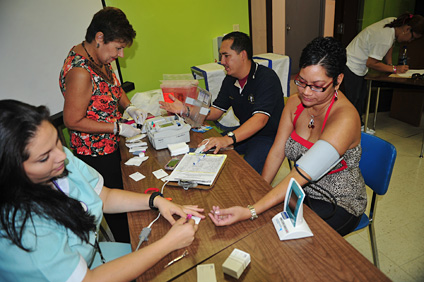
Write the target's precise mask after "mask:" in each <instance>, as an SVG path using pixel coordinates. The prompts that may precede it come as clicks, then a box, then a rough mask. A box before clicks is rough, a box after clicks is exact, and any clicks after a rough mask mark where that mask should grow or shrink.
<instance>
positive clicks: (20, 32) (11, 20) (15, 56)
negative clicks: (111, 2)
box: [0, 0, 102, 114]
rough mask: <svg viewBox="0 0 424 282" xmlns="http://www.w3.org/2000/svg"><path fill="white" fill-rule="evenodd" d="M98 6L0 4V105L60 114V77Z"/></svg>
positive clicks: (63, 1) (53, 1) (16, 0)
mask: <svg viewBox="0 0 424 282" xmlns="http://www.w3.org/2000/svg"><path fill="white" fill-rule="evenodd" d="M101 8H102V4H101V0H72V1H69V0H36V1H34V0H30V1H28V0H0V38H1V39H0V54H1V61H0V64H1V65H0V85H1V87H0V99H16V100H21V101H24V102H26V103H29V104H33V105H47V106H48V107H49V108H50V111H51V113H52V114H55V113H57V112H60V111H62V109H63V96H62V93H61V92H60V88H59V73H60V69H61V67H62V64H63V60H64V59H65V57H66V55H67V54H68V52H69V50H70V49H71V48H72V46H74V45H76V44H78V43H80V42H81V41H83V40H84V36H85V32H86V30H87V27H88V25H89V24H90V21H91V19H92V18H93V15H94V14H95V13H96V12H97V11H98V10H100V9H101Z"/></svg>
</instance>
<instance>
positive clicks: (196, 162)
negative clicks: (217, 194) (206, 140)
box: [167, 153, 227, 190]
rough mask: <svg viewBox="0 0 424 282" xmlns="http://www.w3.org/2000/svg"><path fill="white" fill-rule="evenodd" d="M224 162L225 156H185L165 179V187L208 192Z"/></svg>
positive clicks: (190, 154) (192, 154) (191, 154)
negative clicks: (166, 181)
mask: <svg viewBox="0 0 424 282" xmlns="http://www.w3.org/2000/svg"><path fill="white" fill-rule="evenodd" d="M226 160H227V155H225V154H194V153H189V154H186V155H184V157H183V158H182V159H181V161H180V162H179V163H178V165H177V167H176V168H175V169H174V170H173V171H172V173H171V174H170V175H169V176H168V177H167V180H169V182H168V183H167V185H169V186H177V187H182V188H184V190H188V189H190V188H194V189H201V190H209V189H211V188H212V187H213V186H214V185H215V183H216V181H217V179H218V176H219V175H220V173H221V171H222V169H223V168H224V165H225V163H226Z"/></svg>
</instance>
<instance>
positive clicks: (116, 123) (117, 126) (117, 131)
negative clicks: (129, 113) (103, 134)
mask: <svg viewBox="0 0 424 282" xmlns="http://www.w3.org/2000/svg"><path fill="white" fill-rule="evenodd" d="M113 134H115V135H117V134H119V123H118V122H117V121H115V122H114V123H113Z"/></svg>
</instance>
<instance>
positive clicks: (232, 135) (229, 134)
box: [227, 131, 237, 144]
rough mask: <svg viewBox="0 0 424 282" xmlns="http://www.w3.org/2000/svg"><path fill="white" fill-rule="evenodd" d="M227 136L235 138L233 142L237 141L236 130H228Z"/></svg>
mask: <svg viewBox="0 0 424 282" xmlns="http://www.w3.org/2000/svg"><path fill="white" fill-rule="evenodd" d="M227 136H228V137H231V139H233V144H236V143H237V140H236V136H235V135H234V132H232V131H230V132H228V133H227Z"/></svg>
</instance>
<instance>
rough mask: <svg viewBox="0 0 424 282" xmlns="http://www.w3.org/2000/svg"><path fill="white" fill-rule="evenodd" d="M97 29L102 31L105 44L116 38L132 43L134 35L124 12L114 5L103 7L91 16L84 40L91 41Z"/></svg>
mask: <svg viewBox="0 0 424 282" xmlns="http://www.w3.org/2000/svg"><path fill="white" fill-rule="evenodd" d="M99 31H100V32H103V41H104V43H105V44H107V43H109V42H111V41H115V40H118V41H122V42H125V43H127V44H128V45H132V43H133V40H134V38H135V35H136V32H135V30H134V29H133V27H132V25H131V24H130V23H129V21H128V19H127V17H126V16H125V14H124V12H122V11H121V10H120V9H118V8H114V7H105V8H103V9H101V10H100V11H98V12H97V13H96V14H95V15H94V16H93V19H92V20H91V23H90V25H89V26H88V28H87V33H86V34H85V40H86V41H87V42H88V43H91V42H92V41H93V40H94V37H95V36H96V33H97V32H99Z"/></svg>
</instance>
